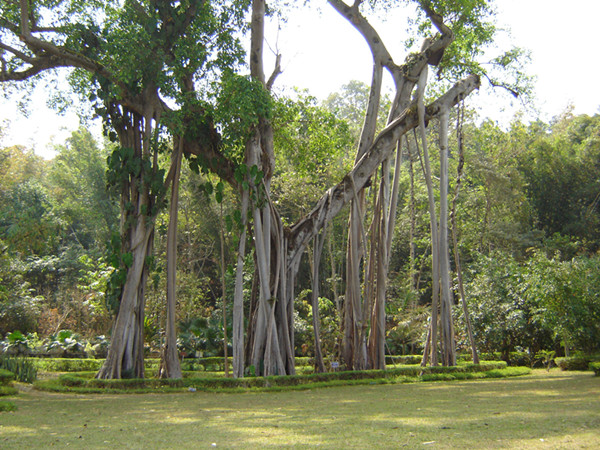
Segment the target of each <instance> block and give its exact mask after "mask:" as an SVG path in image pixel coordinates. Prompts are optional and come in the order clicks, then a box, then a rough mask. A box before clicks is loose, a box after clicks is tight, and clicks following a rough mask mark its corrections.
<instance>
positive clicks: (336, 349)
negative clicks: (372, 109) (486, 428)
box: [0, 82, 600, 361]
mask: <svg viewBox="0 0 600 450" xmlns="http://www.w3.org/2000/svg"><path fill="white" fill-rule="evenodd" d="M366 90H367V87H366V86H364V85H362V84H360V83H358V82H353V83H350V84H349V85H346V86H344V87H343V88H342V90H341V91H340V92H337V93H333V94H332V95H331V96H330V97H329V98H328V99H327V100H326V101H325V102H322V103H319V102H318V101H317V100H316V99H314V98H312V97H310V96H309V95H307V94H306V93H302V94H299V95H295V96H294V97H293V98H286V97H281V98H279V99H278V101H277V108H278V114H277V115H276V117H277V118H278V119H277V120H276V121H275V122H274V130H275V142H276V145H277V147H278V150H279V152H278V154H277V157H278V161H277V163H278V164H277V167H278V172H277V173H276V174H275V175H274V178H273V195H274V196H275V202H277V204H278V205H279V206H280V207H281V211H282V212H283V215H284V219H283V220H284V223H291V222H293V221H294V220H295V219H297V218H298V217H300V216H302V215H303V214H304V213H305V212H307V211H308V210H309V209H310V208H311V206H312V205H313V204H314V202H315V201H316V199H318V197H319V195H320V193H321V192H322V191H323V189H324V188H325V187H327V186H330V185H332V184H334V183H335V182H337V181H338V179H339V178H340V177H341V176H342V175H343V174H344V173H345V172H346V171H347V170H348V168H349V167H350V166H351V164H352V158H353V156H352V155H353V148H354V146H355V141H356V139H357V134H358V132H359V130H360V123H359V120H360V114H361V111H362V109H363V107H364V102H365V101H366V98H367V96H366ZM462 134H463V141H464V174H463V177H462V188H461V192H460V196H459V197H458V199H457V203H456V223H457V239H458V247H459V251H460V255H461V260H462V265H463V272H464V278H465V279H464V284H465V286H464V289H465V292H466V295H467V300H468V308H469V313H470V315H471V320H472V323H473V327H474V334H475V340H476V343H477V346H478V349H479V351H482V352H501V353H502V355H503V356H504V357H505V358H508V354H509V352H513V351H527V352H530V353H531V354H535V353H537V352H539V351H540V350H554V351H556V352H557V353H558V354H562V353H564V352H567V353H568V352H569V351H574V350H577V351H583V352H586V353H591V352H597V351H599V350H600V348H599V346H600V321H599V317H600V270H599V267H600V256H599V255H598V250H599V248H600V227H599V220H600V205H599V199H600V179H599V178H598V173H600V116H599V115H595V116H593V117H589V116H586V115H581V116H574V115H572V114H571V113H570V111H565V113H564V114H563V115H561V116H560V117H556V118H555V119H554V120H553V121H552V122H551V123H543V122H540V121H538V122H533V123H530V124H524V123H522V122H520V121H519V120H518V118H517V119H515V120H514V121H513V123H512V124H511V126H510V127H509V129H508V130H503V129H501V128H500V127H499V126H498V125H496V124H495V123H493V122H492V121H485V122H483V123H477V122H476V121H475V120H470V121H467V122H466V123H465V124H464V125H463V126H462ZM451 142H452V144H451V155H450V164H451V170H450V173H451V174H452V173H454V174H455V173H456V166H457V164H458V163H459V158H458V150H457V142H456V136H454V139H453V140H451ZM56 150H57V156H56V157H55V158H54V159H52V160H49V161H47V160H44V159H42V158H41V157H39V156H36V155H35V153H34V151H33V149H30V148H26V147H21V146H14V147H8V148H2V149H1V150H0V246H1V247H0V252H1V253H0V281H1V283H0V334H1V335H2V336H4V337H6V339H5V341H4V345H5V346H7V347H8V346H10V345H11V342H13V343H14V342H15V340H19V339H24V340H28V341H29V345H30V346H31V347H34V346H36V345H38V346H39V345H40V344H41V342H42V340H44V339H46V345H47V346H50V347H52V345H51V344H52V343H55V346H56V345H57V344H56V342H57V341H60V336H61V333H60V332H61V331H63V333H62V341H63V347H64V340H65V338H66V339H72V338H75V339H74V341H75V342H76V341H79V343H81V344H83V345H85V342H86V341H89V344H88V351H90V349H91V346H92V345H94V344H101V345H100V346H98V345H96V349H98V347H100V348H106V347H105V342H104V341H105V339H106V338H104V336H108V335H109V332H110V328H111V324H112V321H113V318H114V311H113V309H112V308H113V306H114V305H111V304H110V302H107V297H106V295H105V292H106V289H107V283H108V281H109V279H110V274H111V273H112V271H113V270H114V269H113V268H112V267H111V264H110V261H109V259H108V257H107V255H108V254H109V253H107V248H108V247H110V241H111V236H112V237H113V238H114V235H115V233H117V232H118V207H117V205H116V199H115V197H114V195H113V196H111V192H110V191H108V190H107V188H106V178H105V172H106V158H107V155H108V154H110V152H111V151H112V150H111V144H110V143H109V142H108V141H106V142H95V140H94V139H93V137H92V135H91V134H90V133H89V132H88V131H86V130H85V129H80V130H79V131H77V132H75V133H73V135H72V136H71V137H70V138H69V139H68V140H67V142H65V143H64V145H60V146H58V147H57V148H56ZM306 155H311V157H310V158H307V157H306ZM167 162H168V161H164V163H165V165H166V164H167ZM419 164H420V163H419V161H418V160H415V161H411V159H410V158H409V157H408V155H406V154H405V155H403V163H402V167H401V170H402V180H401V193H400V197H399V198H400V203H399V205H398V218H397V224H396V233H395V238H394V243H393V254H392V257H391V265H390V281H389V283H390V289H389V291H388V298H387V306H386V309H387V311H386V313H387V323H386V331H387V340H386V344H387V352H388V353H391V354H417V353H419V352H421V351H422V345H423V342H424V340H425V336H424V334H425V333H426V325H427V324H426V321H427V317H428V314H427V308H428V306H429V302H430V296H431V285H430V280H431V274H430V269H429V268H430V267H431V264H430V262H429V263H428V260H429V258H430V248H429V234H428V218H427V206H426V189H425V185H424V182H423V179H422V171H421V170H420V167H419ZM182 170H183V173H182V184H181V193H180V232H179V237H178V243H177V246H178V253H179V260H178V263H177V270H178V291H177V297H178V304H177V323H178V328H179V334H178V345H179V350H180V352H181V354H182V356H194V355H203V356H217V355H222V354H223V314H224V311H223V306H222V305H223V303H222V296H223V294H224V293H223V292H222V284H221V269H220V267H221V249H223V257H224V261H225V264H226V271H225V289H226V292H225V297H230V296H231V295H232V291H233V283H234V280H233V278H234V272H233V267H232V266H233V264H234V257H235V256H234V255H235V248H236V245H237V242H236V234H235V233H233V232H232V226H231V222H233V220H232V217H234V216H235V211H236V210H237V208H238V206H237V204H236V199H235V196H233V195H230V193H229V192H227V188H224V189H223V187H222V185H221V187H219V188H218V189H223V191H222V196H223V202H222V203H217V202H215V201H214V197H212V199H211V197H210V196H209V195H207V194H210V193H212V192H213V190H214V189H217V183H218V180H216V179H214V178H212V177H211V176H210V175H208V174H204V175H196V174H195V173H194V172H193V171H192V170H190V168H189V167H188V166H187V165H184V166H183V169H182ZM452 178H453V177H452V176H451V189H450V192H453V190H454V186H455V183H456V180H453V179H452ZM167 216H168V215H167V213H166V212H164V213H162V214H161V215H160V217H159V219H158V222H157V229H158V230H159V233H158V235H157V236H156V252H155V256H156V263H155V264H154V268H153V271H152V282H151V283H150V289H149V292H148V302H147V311H146V321H145V339H146V345H147V348H148V351H156V350H158V349H159V348H160V344H161V340H162V339H164V332H163V331H162V330H164V322H165V317H164V315H165V313H164V307H163V305H164V302H165V299H164V295H165V284H166V280H165V267H164V252H165V249H166V229H167V223H168V217H167ZM347 220H348V213H347V212H344V213H342V214H340V215H339V216H338V217H337V218H336V219H335V221H334V222H333V223H332V224H331V225H330V227H329V229H328V230H327V233H326V237H325V244H324V248H325V251H324V253H323V261H322V264H321V266H320V280H322V282H321V288H320V297H319V308H320V315H321V317H320V318H321V323H322V330H321V333H322V345H323V352H324V354H325V355H326V357H327V358H328V359H329V361H337V360H339V358H340V342H341V314H342V312H341V311H342V308H343V300H344V299H343V295H342V293H343V288H342V287H343V284H344V274H345V264H346V250H345V245H346V241H345V232H344V230H345V229H346V228H347ZM221 245H222V246H221ZM248 258H252V255H249V256H248ZM250 266H251V265H250ZM251 275H252V274H248V277H247V278H248V282H247V283H246V293H245V298H246V308H249V304H248V303H249V302H250V299H251V296H252V295H251V294H252V289H253V286H252V283H251V279H252V277H251ZM311 276H312V275H311V267H310V262H309V258H305V259H303V262H302V266H301V268H300V271H299V275H298V287H297V293H298V294H297V301H296V310H295V311H294V316H295V327H296V330H295V333H296V342H295V352H296V355H298V356H312V354H313V351H314V349H313V345H314V344H313V338H312V336H313V335H312V312H311V308H310V295H311V290H310V289H311ZM455 281H456V280H455ZM254 288H255V286H254ZM225 309H226V310H225V316H226V321H225V322H226V323H227V324H228V326H229V327H230V326H231V325H230V324H231V310H230V307H229V306H226V308H225ZM455 315H456V319H457V320H458V321H459V323H460V321H461V320H462V319H463V314H462V312H460V308H458V307H457V308H456V310H455ZM246 317H248V315H247V314H246ZM64 330H70V331H71V333H64ZM456 330H457V331H456V332H457V340H458V343H459V346H460V347H462V348H463V349H464V350H465V352H467V351H468V349H467V347H468V342H467V337H466V332H465V328H464V326H461V325H458V326H457V329H456ZM15 331H19V332H20V333H22V335H23V336H22V337H19V334H18V333H12V332H15ZM229 335H231V331H229ZM103 343H104V344H103ZM74 349H75V350H74V352H75V353H77V351H79V353H80V354H81V353H82V351H83V346H80V347H74ZM99 354H100V355H101V354H102V352H101V351H100V353H99Z"/></svg>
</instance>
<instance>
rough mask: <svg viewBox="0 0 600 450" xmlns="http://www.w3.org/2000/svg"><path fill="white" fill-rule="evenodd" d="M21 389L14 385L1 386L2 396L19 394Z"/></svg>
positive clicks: (0, 394)
mask: <svg viewBox="0 0 600 450" xmlns="http://www.w3.org/2000/svg"><path fill="white" fill-rule="evenodd" d="M18 393H19V391H18V390H17V388H15V387H13V386H0V397H8V396H9V395H17V394H18Z"/></svg>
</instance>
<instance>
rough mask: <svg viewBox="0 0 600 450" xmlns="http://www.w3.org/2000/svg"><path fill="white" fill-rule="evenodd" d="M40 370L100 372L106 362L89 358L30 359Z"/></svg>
mask: <svg viewBox="0 0 600 450" xmlns="http://www.w3.org/2000/svg"><path fill="white" fill-rule="evenodd" d="M30 361H31V362H32V364H34V365H35V367H37V369H38V370H42V371H44V372H85V371H91V370H95V371H98V370H100V367H102V363H104V360H102V359H87V358H43V359H30Z"/></svg>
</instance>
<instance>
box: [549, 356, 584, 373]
mask: <svg viewBox="0 0 600 450" xmlns="http://www.w3.org/2000/svg"><path fill="white" fill-rule="evenodd" d="M554 362H556V365H557V366H558V367H560V370H588V367H589V364H590V358H589V357H587V356H569V357H564V358H555V359H554Z"/></svg>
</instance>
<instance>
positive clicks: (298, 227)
mask: <svg viewBox="0 0 600 450" xmlns="http://www.w3.org/2000/svg"><path fill="white" fill-rule="evenodd" d="M479 86H480V79H479V77H478V76H477V75H470V76H468V77H467V78H465V79H464V80H462V81H460V82H458V83H457V84H455V85H454V86H453V87H452V88H451V89H450V90H449V91H448V92H446V94H444V95H443V96H441V97H440V98H438V99H437V100H436V101H434V102H433V103H431V104H430V105H428V106H427V108H426V111H425V119H426V120H431V119H432V118H433V117H436V116H437V115H438V114H439V113H440V111H442V110H443V109H445V108H451V107H453V106H454V105H456V104H457V103H459V102H460V101H461V100H463V99H464V98H465V97H467V96H468V95H469V94H470V93H471V92H473V91H474V90H476V89H479ZM418 124H419V118H418V113H417V108H416V105H415V104H414V103H413V104H412V105H411V106H410V107H409V108H408V109H406V110H405V111H404V113H402V114H401V115H400V116H399V117H398V118H397V119H395V120H394V121H392V122H391V123H390V124H389V125H388V126H387V127H386V128H385V129H384V130H383V131H382V132H381V133H379V135H378V136H377V138H376V139H375V142H373V145H371V147H370V149H369V150H368V151H367V152H366V153H365V155H364V156H363V157H362V158H361V159H360V161H358V163H356V165H355V166H354V168H353V169H352V170H351V171H350V172H349V173H348V174H346V176H345V177H344V179H343V180H342V181H341V182H340V183H338V184H337V185H336V186H334V187H332V188H331V189H329V190H328V191H327V192H326V193H325V194H324V195H323V196H322V197H321V199H320V200H319V201H318V202H317V204H316V206H315V207H314V208H313V210H312V211H311V212H310V213H309V214H307V215H306V216H305V217H304V218H302V219H300V220H299V221H298V222H297V223H296V224H295V225H294V226H293V227H292V228H291V229H288V230H287V238H288V249H293V250H294V252H302V251H304V248H305V246H306V245H307V244H308V243H309V242H310V240H311V239H313V237H314V236H315V233H318V231H319V230H320V229H321V228H322V227H323V226H324V224H326V223H328V222H329V221H330V220H331V219H332V218H333V217H335V215H336V214H337V213H338V212H339V211H340V210H341V209H342V208H343V207H344V206H345V205H346V203H348V202H349V201H350V200H351V199H352V196H353V191H354V189H361V188H363V187H364V186H365V185H366V184H367V182H368V180H369V179H370V177H371V176H372V175H373V173H375V171H376V170H377V168H378V167H379V165H380V164H381V162H382V161H383V160H385V159H386V158H387V157H389V155H390V154H391V153H392V151H393V150H394V149H395V144H396V142H398V140H399V139H400V138H401V137H402V136H403V135H404V134H405V133H406V132H408V131H410V130H411V129H413V128H415V127H417V126H418ZM289 257H290V259H293V258H294V257H296V254H295V253H294V254H291V255H289Z"/></svg>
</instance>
